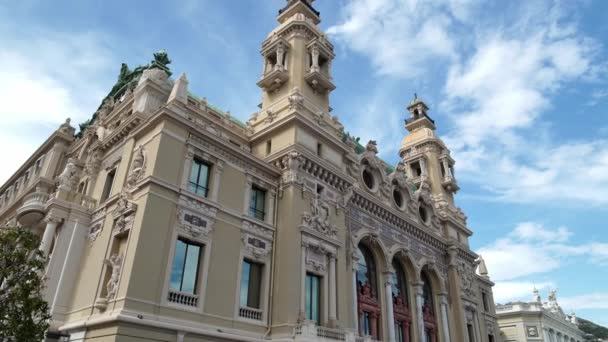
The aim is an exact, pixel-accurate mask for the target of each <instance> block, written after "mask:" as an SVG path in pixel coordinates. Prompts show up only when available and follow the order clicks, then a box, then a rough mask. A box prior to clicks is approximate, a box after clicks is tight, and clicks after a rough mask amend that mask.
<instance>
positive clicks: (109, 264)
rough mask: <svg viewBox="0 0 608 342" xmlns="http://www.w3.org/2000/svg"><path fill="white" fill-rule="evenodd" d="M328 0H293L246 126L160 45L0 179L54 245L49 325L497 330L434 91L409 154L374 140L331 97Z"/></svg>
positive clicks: (215, 331) (204, 336)
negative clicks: (384, 153)
mask: <svg viewBox="0 0 608 342" xmlns="http://www.w3.org/2000/svg"><path fill="white" fill-rule="evenodd" d="M319 15H320V14H319V12H317V11H316V10H315V9H314V8H313V6H312V0H290V1H288V2H287V4H286V6H285V7H284V8H283V9H281V10H280V11H279V15H278V21H279V25H278V27H277V28H276V29H274V30H273V31H272V32H270V34H269V35H268V37H267V39H265V40H264V42H263V43H262V50H261V54H262V57H263V58H262V60H263V63H262V66H263V72H262V75H261V78H260V80H259V82H258V83H257V85H258V86H259V87H260V88H261V89H262V94H263V100H262V103H261V105H260V110H259V112H256V113H254V114H253V115H252V116H251V118H250V119H249V120H248V121H247V123H241V122H239V121H238V120H236V119H235V118H233V117H232V116H231V115H230V113H229V112H222V111H221V110H219V109H217V108H215V107H213V106H212V105H211V104H209V103H208V102H207V101H206V100H205V98H199V97H196V96H195V95H193V94H191V93H190V92H189V91H188V80H187V78H186V76H185V75H184V74H182V75H181V76H179V77H177V78H175V79H174V80H173V79H171V78H170V76H171V72H170V70H169V67H168V65H169V64H170V60H169V58H168V56H167V54H166V53H164V52H160V53H157V54H155V56H154V60H153V61H152V62H151V63H150V64H148V65H145V66H140V67H137V68H135V69H133V70H130V69H129V68H128V67H127V66H126V65H123V66H122V68H121V71H120V75H119V79H118V82H117V84H116V85H115V86H114V87H113V88H112V90H111V91H110V93H109V95H108V96H107V97H106V98H105V99H104V100H103V103H102V105H101V106H100V108H99V110H98V111H97V112H96V113H95V114H94V116H93V118H92V119H91V120H90V121H88V122H86V123H85V124H83V125H81V130H80V131H81V132H80V133H78V134H75V133H76V132H75V129H74V128H73V127H72V125H71V123H70V122H69V120H68V121H66V122H65V123H64V124H63V125H61V127H60V128H59V129H58V130H57V131H56V132H54V133H53V134H52V135H51V136H50V137H49V138H48V139H47V141H46V142H45V143H44V144H43V145H42V146H41V147H40V148H39V149H38V150H37V151H36V152H35V153H34V155H32V156H31V157H30V158H29V159H28V161H27V162H26V163H25V164H24V165H23V166H22V167H21V168H20V169H19V170H18V171H17V172H16V173H15V174H14V176H13V177H11V178H10V179H9V181H8V182H7V183H6V184H5V185H3V186H2V187H1V188H0V220H2V222H3V223H4V224H6V225H9V226H13V225H21V226H23V227H27V228H29V229H32V230H34V231H36V232H38V233H39V234H40V235H41V237H42V243H41V247H40V248H41V249H42V251H43V252H44V253H45V254H47V255H48V256H49V257H50V261H49V264H48V268H47V271H46V275H47V277H48V280H47V289H46V292H47V293H46V294H45V295H46V298H47V299H48V300H49V303H50V306H51V310H52V315H53V320H52V322H51V329H50V334H49V340H52V339H56V338H59V337H61V336H63V339H64V340H69V341H96V342H97V341H144V340H153V341H171V342H183V341H228V340H236V341H261V340H267V339H272V340H281V341H286V340H297V341H316V340H324V341H344V340H346V341H370V340H384V341H399V342H402V341H412V342H415V341H427V342H449V341H452V342H462V341H467V342H482V341H483V342H486V341H489V342H494V341H498V340H499V336H498V332H499V330H498V325H497V320H496V314H495V306H494V301H493V295H492V286H493V283H492V282H491V281H490V279H489V277H488V272H487V269H486V267H485V264H484V263H483V260H482V259H481V258H480V257H479V256H478V255H476V254H475V253H473V252H472V251H471V250H470V248H469V244H468V239H469V237H470V236H471V235H472V232H471V231H470V230H469V229H468V228H467V225H466V216H465V215H464V213H463V212H462V211H461V210H460V209H459V208H458V207H457V206H456V205H455V202H454V195H455V193H456V191H458V189H459V187H458V184H457V181H456V178H455V171H454V163H455V162H454V160H453V159H452V158H451V157H450V152H449V150H448V148H447V147H446V146H445V145H444V143H443V142H442V141H441V139H439V138H438V137H437V135H436V134H435V122H434V121H433V120H432V119H431V117H430V116H429V112H428V111H429V108H428V107H427V105H426V104H425V103H424V102H423V101H422V100H421V99H420V98H414V100H413V101H412V102H411V103H409V105H408V106H407V110H408V112H409V113H408V118H407V120H405V128H406V129H407V131H409V133H408V134H407V135H406V133H405V131H404V135H405V138H404V139H403V141H402V142H401V145H400V149H399V156H400V161H399V163H398V164H397V165H394V166H392V165H388V164H387V163H385V162H384V161H383V160H381V159H380V158H379V157H378V148H381V146H380V147H379V146H377V144H376V142H374V141H369V142H368V143H367V144H366V145H365V146H363V145H361V144H359V142H358V139H356V138H354V137H352V136H351V135H349V134H348V133H347V132H346V131H345V129H344V127H343V125H342V124H341V123H340V120H339V119H338V117H337V116H336V115H334V114H333V113H332V108H331V107H330V102H329V94H330V92H331V91H332V90H334V88H335V85H334V82H333V79H332V76H331V75H332V73H331V65H332V61H333V59H334V48H333V45H332V44H331V42H330V41H329V40H328V39H327V37H326V35H325V34H324V33H323V32H322V31H320V30H319V28H318V27H317V25H318V24H319V22H320V16H319ZM252 86H253V85H252ZM227 91H229V90H227ZM381 119H382V118H378V120H381ZM388 124H397V123H389V122H387V125H388ZM398 143H399V142H395V144H398ZM476 269H478V271H479V274H477V273H476Z"/></svg>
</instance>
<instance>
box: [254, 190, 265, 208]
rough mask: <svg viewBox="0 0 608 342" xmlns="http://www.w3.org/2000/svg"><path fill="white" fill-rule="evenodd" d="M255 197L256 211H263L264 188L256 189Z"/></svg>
mask: <svg viewBox="0 0 608 342" xmlns="http://www.w3.org/2000/svg"><path fill="white" fill-rule="evenodd" d="M257 193H258V195H257V198H256V200H257V201H256V204H255V207H256V209H257V210H258V211H264V204H265V203H264V202H265V201H266V192H265V191H264V190H260V189H258V190H257Z"/></svg>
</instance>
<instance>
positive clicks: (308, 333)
mask: <svg viewBox="0 0 608 342" xmlns="http://www.w3.org/2000/svg"><path fill="white" fill-rule="evenodd" d="M294 333H295V335H296V341H298V340H301V341H345V342H375V341H374V340H373V339H372V338H371V337H370V336H359V335H357V334H355V333H354V332H353V331H348V330H344V329H332V328H327V327H322V326H318V325H316V323H315V322H312V321H307V322H305V323H303V324H301V325H298V326H296V327H295V329H294Z"/></svg>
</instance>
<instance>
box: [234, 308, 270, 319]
mask: <svg viewBox="0 0 608 342" xmlns="http://www.w3.org/2000/svg"><path fill="white" fill-rule="evenodd" d="M263 314H264V311H262V310H260V309H254V308H248V307H241V308H240V309H239V316H240V317H243V318H247V319H252V320H254V321H261V320H262V316H263Z"/></svg>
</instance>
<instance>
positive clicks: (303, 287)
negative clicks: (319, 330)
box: [300, 243, 306, 322]
mask: <svg viewBox="0 0 608 342" xmlns="http://www.w3.org/2000/svg"><path fill="white" fill-rule="evenodd" d="M301 253H302V257H301V258H300V259H301V261H300V262H301V263H300V273H301V274H300V278H301V279H300V321H301V322H303V321H305V320H306V246H305V245H304V243H302V252H301Z"/></svg>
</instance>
